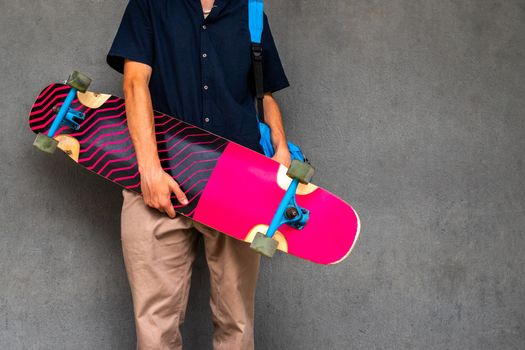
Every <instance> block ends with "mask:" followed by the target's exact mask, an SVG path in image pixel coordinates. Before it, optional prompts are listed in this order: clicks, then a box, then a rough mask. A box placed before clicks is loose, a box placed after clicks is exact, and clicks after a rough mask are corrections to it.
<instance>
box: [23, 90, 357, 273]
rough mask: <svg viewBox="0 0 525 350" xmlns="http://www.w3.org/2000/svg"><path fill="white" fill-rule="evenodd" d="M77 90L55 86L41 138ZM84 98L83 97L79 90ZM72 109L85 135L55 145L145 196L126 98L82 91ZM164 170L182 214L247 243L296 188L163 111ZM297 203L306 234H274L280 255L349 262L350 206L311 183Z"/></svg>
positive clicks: (42, 117) (40, 117) (39, 119)
mask: <svg viewBox="0 0 525 350" xmlns="http://www.w3.org/2000/svg"><path fill="white" fill-rule="evenodd" d="M70 91H71V88H70V86H68V85H65V84H58V83H57V84H51V85H49V86H47V87H46V88H44V89H43V90H42V92H41V93H40V94H39V95H38V97H37V98H36V101H35V103H34V104H33V106H32V107H31V112H30V114H29V126H30V128H31V130H32V131H33V132H35V133H37V134H38V133H46V132H48V130H49V129H50V127H51V125H52V123H53V121H54V119H55V117H56V115H57V112H58V110H59V109H60V107H61V105H62V104H64V101H65V100H66V98H67V96H68V94H69V93H70ZM74 92H76V91H74ZM71 110H72V111H73V112H79V113H81V114H82V116H83V117H84V119H83V120H77V122H78V125H77V127H78V130H73V129H71V128H70V127H69V126H67V125H60V126H59V127H58V128H57V132H56V133H55V134H54V136H53V139H55V140H56V141H58V148H60V149H61V150H62V151H64V152H65V153H66V154H68V155H69V157H70V158H71V159H72V160H74V161H75V162H76V163H77V164H78V165H80V166H82V167H84V168H85V169H87V170H89V171H91V172H93V173H96V174H98V175H100V176H102V177H104V178H106V179H107V180H109V181H111V182H113V183H115V184H117V185H119V186H121V187H124V188H126V189H128V190H131V191H134V192H137V193H140V191H141V189H140V176H139V172H138V167H137V158H136V155H135V150H134V147H133V144H132V142H131V138H130V135H129V132H128V128H127V123H126V110H125V103H124V99H122V98H120V97H118V96H112V95H109V94H100V93H93V92H89V91H86V92H76V95H75V96H74V97H73V99H72V100H71ZM154 121H155V133H156V139H157V146H158V152H159V156H160V159H161V165H162V166H163V168H164V170H165V171H167V172H168V173H169V174H171V175H172V176H173V178H174V179H175V180H176V181H177V182H178V183H179V185H180V187H181V189H182V190H183V191H184V192H185V194H186V196H187V198H188V200H189V204H188V205H187V206H182V205H181V204H180V203H178V201H177V199H176V198H175V196H173V197H172V203H173V206H174V208H175V210H176V211H177V213H179V214H181V215H185V216H187V217H189V218H191V219H193V220H196V221H198V222H200V223H202V224H204V225H207V226H210V227H211V228H213V229H215V230H218V231H220V232H223V233H224V234H227V235H229V236H231V237H234V238H236V239H238V240H241V241H246V242H252V240H253V239H254V237H255V236H256V234H257V233H258V232H262V233H263V234H264V233H265V231H266V230H267V229H268V226H269V225H270V222H271V221H272V218H273V216H274V214H275V212H276V210H277V208H278V206H279V203H280V201H281V199H282V198H283V196H284V194H285V192H286V190H287V189H288V187H289V186H290V184H291V183H292V179H291V178H290V177H288V176H287V168H286V167H284V166H283V165H281V164H279V163H278V162H276V161H274V160H272V159H270V158H267V157H265V156H264V155H262V154H259V153H257V152H255V151H253V150H251V149H248V148H246V147H243V146H241V145H239V144H237V143H235V142H232V141H229V140H227V139H224V138H222V137H220V136H218V135H215V134H213V133H210V132H209V131H206V130H204V129H201V128H198V127H196V126H193V125H190V124H187V123H185V122H183V121H181V120H179V119H177V118H173V117H171V116H169V115H166V114H164V113H161V112H157V111H155V112H154ZM295 198H296V202H297V205H299V206H300V207H302V208H307V209H308V211H309V218H308V221H307V222H306V224H305V225H304V227H303V228H302V229H297V228H295V227H293V226H289V225H286V224H285V225H282V226H280V227H279V228H278V230H277V232H276V233H275V235H274V236H273V239H275V240H276V241H277V242H278V243H277V249H278V250H280V251H283V252H286V253H288V254H292V255H295V256H297V257H299V258H302V259H306V260H309V261H312V262H315V263H319V264H334V263H338V262H340V261H342V260H344V259H345V258H346V257H347V256H348V255H349V254H350V252H351V250H352V248H353V247H354V245H355V242H356V240H357V237H358V235H359V231H360V222H359V217H358V215H357V213H356V212H355V210H354V209H353V208H352V207H351V206H350V205H349V204H348V203H346V202H345V201H343V200H342V199H340V198H339V197H337V196H335V195H334V194H332V193H330V192H328V191H327V190H325V189H323V188H320V187H318V186H315V185H313V184H311V183H308V184H299V185H298V187H297V191H296V195H295Z"/></svg>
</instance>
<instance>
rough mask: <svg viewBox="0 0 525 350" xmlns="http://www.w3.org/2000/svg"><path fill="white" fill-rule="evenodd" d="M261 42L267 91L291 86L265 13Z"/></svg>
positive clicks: (265, 89)
mask: <svg viewBox="0 0 525 350" xmlns="http://www.w3.org/2000/svg"><path fill="white" fill-rule="evenodd" d="M263 25H264V26H263V33H262V37H261V44H262V47H263V81H264V91H265V92H275V91H278V90H281V89H284V88H286V87H288V86H290V83H289V82H288V78H287V77H286V74H285V73H284V68H283V65H282V63H281V59H280V57H279V53H278V52H277V47H276V46H275V42H274V40H273V36H272V32H271V30H270V25H269V23H268V18H267V17H266V14H265V15H264V24H263Z"/></svg>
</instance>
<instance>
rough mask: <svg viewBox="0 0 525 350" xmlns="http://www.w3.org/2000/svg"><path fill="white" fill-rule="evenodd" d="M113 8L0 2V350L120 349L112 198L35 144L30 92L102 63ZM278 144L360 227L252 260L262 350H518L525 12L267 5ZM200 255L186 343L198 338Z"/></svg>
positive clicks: (109, 80)
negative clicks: (345, 238) (339, 240)
mask: <svg viewBox="0 0 525 350" xmlns="http://www.w3.org/2000/svg"><path fill="white" fill-rule="evenodd" d="M125 3H126V1H124V0H116V1H101V0H83V1H70V0H10V1H8V0H0V9H1V11H0V62H1V65H0V67H1V68H0V76H1V79H0V146H1V149H2V152H1V155H0V157H1V161H0V175H1V176H0V178H1V181H0V193H1V197H0V198H1V199H0V348H1V349H131V348H133V346H134V343H135V340H134V325H133V319H132V308H131V300H130V293H129V290H128V285H127V280H126V276H125V272H124V268H123V262H122V256H121V250H120V239H119V210H120V203H121V197H120V193H119V190H118V189H116V188H114V187H113V186H111V185H109V184H107V183H105V182H104V181H102V180H101V179H99V178H97V177H95V176H92V175H89V174H87V173H86V172H84V171H81V170H79V169H78V168H77V167H73V166H71V165H72V164H71V163H69V161H68V160H67V159H66V158H65V157H61V156H59V155H55V156H52V157H47V156H45V155H42V154H40V153H38V152H36V151H34V150H33V149H32V147H31V142H32V140H33V134H32V133H31V132H30V131H29V129H28V127H27V125H26V117H27V112H28V110H29V107H30V105H31V103H32V99H33V98H34V96H35V95H36V93H37V92H38V91H39V89H40V88H41V87H42V86H43V85H44V84H47V83H49V82H51V81H58V80H62V79H64V78H65V77H66V75H67V74H68V73H69V72H70V71H71V70H73V69H79V70H82V71H83V72H85V73H87V74H89V75H90V76H92V77H93V78H94V81H95V82H94V85H93V88H94V89H96V90H102V91H108V92H113V93H119V94H120V77H119V75H117V74H116V73H114V72H112V71H111V70H110V69H109V68H108V67H107V66H106V65H105V63H104V56H105V53H106V51H107V49H108V48H109V45H110V42H111V40H112V37H113V35H114V33H115V31H116V29H117V24H118V22H119V20H120V16H121V14H122V11H123V9H124V6H125ZM267 3H268V6H267V7H268V11H267V12H268V14H269V16H270V21H271V23H272V25H273V31H274V34H275V37H276V39H277V42H278V46H279V48H280V51H281V55H282V58H283V61H284V64H285V67H286V70H287V72H288V74H289V78H290V81H291V83H292V87H291V88H290V89H288V90H286V91H284V92H282V93H280V94H278V98H279V99H280V101H281V102H282V109H283V112H284V115H285V121H286V126H287V130H288V133H289V135H290V138H292V139H293V140H295V141H297V142H298V143H300V144H302V145H303V147H304V149H305V151H306V152H307V154H308V156H309V158H310V159H311V160H312V162H313V163H314V164H315V165H316V166H317V168H318V169H319V170H318V175H317V182H318V183H319V184H320V185H323V186H326V187H327V188H329V189H330V190H333V191H334V192H336V193H338V194H339V195H341V197H343V198H345V199H347V200H349V201H351V203H353V205H354V206H355V207H356V208H357V210H358V211H359V212H360V213H361V218H362V224H363V232H362V236H361V238H360V240H359V242H358V244H357V246H356V249H355V252H354V254H353V255H352V256H351V257H350V258H349V259H348V260H347V261H345V262H344V263H342V264H340V265H337V266H332V267H323V266H317V265H313V264H309V263H305V262H303V261H299V260H297V259H294V258H292V257H289V256H284V255H280V256H277V257H276V258H275V259H274V260H273V261H272V262H269V261H265V262H264V264H263V267H262V271H261V276H260V284H259V288H258V296H257V320H256V326H257V329H256V343H257V348H258V349H523V348H524V347H525V292H524V290H525V277H524V274H523V266H524V264H525V254H524V250H525V235H524V226H525V217H524V211H525V184H524V176H525V168H524V167H525V155H524V154H525V153H524V151H525V118H524V117H525V112H524V110H525V98H524V96H525V84H524V81H525V2H524V1H523V0H506V1H502V0H491V1H488V0H462V1H452V0H442V1H438V0H428V1H417V0H388V1H387V0H383V1H379V0H376V1H365V0H345V1H313V0H303V1H299V0H293V1H292V0H287V1H276V0H270V1H267ZM207 279H208V275H207V271H206V265H205V262H204V259H202V256H201V257H200V258H199V259H198V261H197V263H196V266H195V275H194V281H193V282H194V283H193V289H192V294H191V301H190V306H189V308H188V316H187V322H186V324H185V326H184V337H185V342H186V345H187V348H188V349H206V348H209V347H210V338H211V331H212V327H211V323H210V318H209V309H208V302H207V292H208V286H207Z"/></svg>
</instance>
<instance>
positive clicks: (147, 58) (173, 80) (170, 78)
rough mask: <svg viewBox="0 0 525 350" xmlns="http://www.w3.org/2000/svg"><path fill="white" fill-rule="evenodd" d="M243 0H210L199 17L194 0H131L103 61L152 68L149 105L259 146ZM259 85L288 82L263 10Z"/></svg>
mask: <svg viewBox="0 0 525 350" xmlns="http://www.w3.org/2000/svg"><path fill="white" fill-rule="evenodd" d="M250 44H251V42H250V33H249V28H248V1H247V0H215V4H214V6H213V9H212V11H211V13H210V14H209V16H208V17H207V18H206V19H205V18H204V16H203V12H202V6H201V2H200V0H130V1H129V4H128V6H127V8H126V11H125V12H124V16H123V18H122V22H121V24H120V27H119V29H118V32H117V35H116V37H115V40H114V42H113V45H112V47H111V49H110V51H109V54H108V56H107V62H108V64H109V65H110V66H111V67H113V68H114V69H116V70H117V71H119V72H121V73H122V72H123V66H124V59H125V58H127V59H130V60H132V61H137V62H141V63H144V64H147V65H149V66H151V67H152V75H151V80H150V86H149V88H150V92H151V98H152V101H153V107H154V109H156V110H158V111H160V112H164V113H167V114H169V115H173V116H175V117H178V118H180V119H182V120H184V121H186V122H188V123H190V124H193V125H196V126H199V127H202V128H205V129H207V130H209V131H211V132H213V133H216V134H218V135H221V136H224V137H226V138H228V139H230V140H233V141H236V142H238V143H240V144H242V145H244V146H247V147H249V148H252V149H255V150H258V151H260V146H259V144H258V141H259V137H260V135H259V129H258V124H257V117H256V111H255V105H254V96H255V91H254V84H253V78H252V71H251V56H250V55H251V51H250ZM262 46H263V60H264V61H263V67H264V89H265V91H266V92H275V91H277V90H280V89H282V88H285V87H287V86H288V85H289V84H288V80H287V78H286V75H285V73H284V70H283V67H282V64H281V61H280V58H279V54H278V52H277V49H276V47H275V43H274V40H273V37H272V33H271V31H270V27H269V25H268V19H267V18H266V16H265V17H264V30H263V35H262Z"/></svg>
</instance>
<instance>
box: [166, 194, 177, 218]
mask: <svg viewBox="0 0 525 350" xmlns="http://www.w3.org/2000/svg"><path fill="white" fill-rule="evenodd" d="M169 198H170V197H168V202H167V203H165V204H164V207H163V209H164V212H165V213H166V214H168V216H169V217H170V218H172V219H173V218H175V216H176V215H177V213H176V212H175V209H173V205H172V204H171V200H169Z"/></svg>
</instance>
